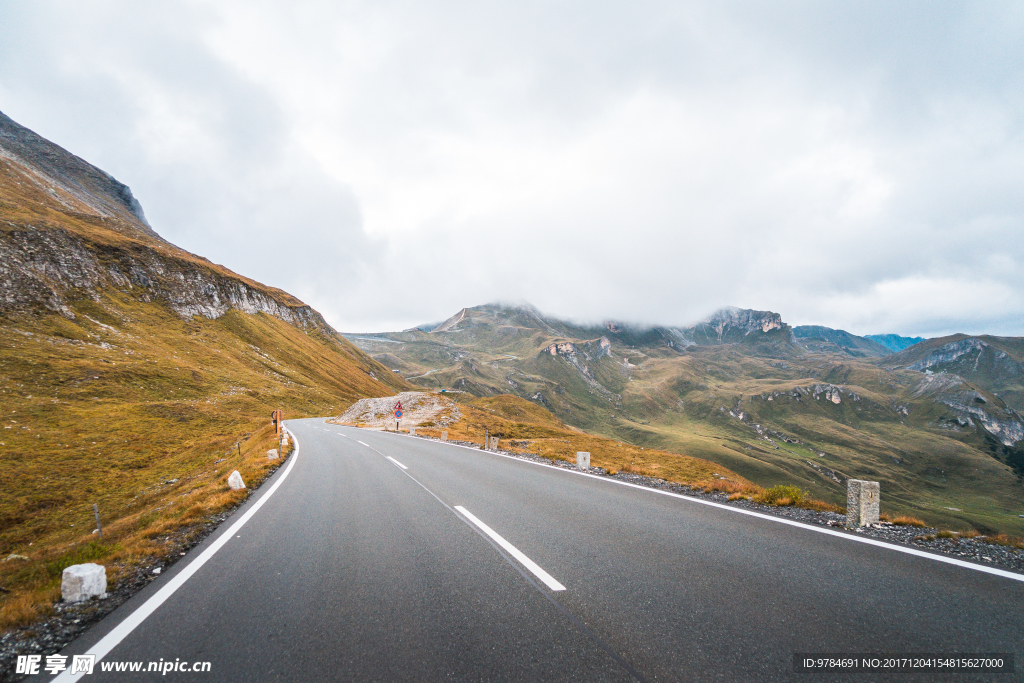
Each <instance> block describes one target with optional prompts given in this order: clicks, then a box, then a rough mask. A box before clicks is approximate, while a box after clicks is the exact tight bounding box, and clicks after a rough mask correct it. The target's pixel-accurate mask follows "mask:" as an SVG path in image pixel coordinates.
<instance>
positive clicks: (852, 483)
mask: <svg viewBox="0 0 1024 683" xmlns="http://www.w3.org/2000/svg"><path fill="white" fill-rule="evenodd" d="M880 499H881V490H880V489H879V486H878V482H877V481H862V480H860V479H848V480H847V481H846V526H848V527H850V528H856V527H861V526H868V525H869V524H878V503H879V502H880Z"/></svg>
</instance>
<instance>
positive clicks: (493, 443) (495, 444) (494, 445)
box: [490, 436, 498, 451]
mask: <svg viewBox="0 0 1024 683" xmlns="http://www.w3.org/2000/svg"><path fill="white" fill-rule="evenodd" d="M490 450H492V451H496V450H498V437H496V436H492V437H491V447H490Z"/></svg>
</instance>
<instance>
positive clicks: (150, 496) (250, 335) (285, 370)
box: [0, 114, 409, 628]
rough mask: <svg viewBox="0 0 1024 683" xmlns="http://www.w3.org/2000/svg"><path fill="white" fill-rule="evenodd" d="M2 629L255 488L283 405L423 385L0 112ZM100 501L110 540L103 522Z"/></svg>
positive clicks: (306, 408) (294, 412)
mask: <svg viewBox="0 0 1024 683" xmlns="http://www.w3.org/2000/svg"><path fill="white" fill-rule="evenodd" d="M0 152H2V154H0V272H2V275H3V278H2V280H0V283H2V284H0V415H2V420H0V422H2V423H3V427H4V428H3V430H0V491H2V495H0V559H3V558H8V557H10V558H11V559H10V560H8V561H5V562H0V628H9V627H12V626H16V625H19V624H24V623H27V622H30V621H31V620H32V619H34V618H36V617H37V616H38V615H40V614H43V613H45V612H47V611H48V610H50V609H51V608H52V605H53V603H54V601H55V600H56V599H58V598H59V594H60V589H59V582H60V574H61V571H62V570H63V568H64V567H65V566H68V565H70V564H74V563H76V562H81V561H99V562H101V563H103V564H105V565H106V566H107V568H108V578H109V579H110V580H111V585H113V584H115V583H116V582H117V581H119V580H121V579H123V578H125V577H127V576H129V575H131V574H132V573H133V572H135V571H136V570H137V569H138V567H140V566H145V565H147V564H151V563H152V562H154V561H156V559H157V558H160V557H164V556H166V555H167V554H168V553H171V552H174V550H175V549H176V548H177V547H179V546H180V545H181V543H183V542H184V539H187V538H188V537H189V536H191V535H194V534H196V533H199V531H200V530H201V529H203V528H204V527H205V526H206V524H207V523H208V522H209V520H210V519H212V517H213V516H215V515H216V514H218V513H219V512H221V511H223V510H225V509H227V508H228V507H231V506H233V505H236V504H238V503H239V502H240V501H241V500H244V498H245V496H246V495H247V492H231V491H229V489H228V488H227V486H226V478H227V475H228V474H229V473H230V472H231V471H233V470H235V469H238V470H240V472H241V473H242V475H243V478H244V479H245V481H246V483H247V484H248V485H249V486H250V487H251V486H253V485H255V484H256V483H258V482H259V481H260V480H261V479H262V478H264V477H265V476H266V475H267V474H268V473H269V472H270V471H271V469H272V468H273V467H274V463H273V462H271V461H268V460H267V458H266V451H267V450H268V449H269V448H272V447H273V446H274V445H275V436H274V435H273V433H272V430H271V428H270V426H269V422H270V413H271V411H272V410H275V409H282V410H283V411H284V414H285V417H286V418H297V417H305V416H313V415H329V414H331V413H334V412H337V410H338V409H340V407H341V406H343V405H346V404H347V403H351V402H352V401H353V400H356V399H358V398H361V397H365V396H385V395H390V394H393V393H395V392H396V391H399V390H402V389H405V388H408V387H409V385H408V383H406V382H405V381H404V380H402V379H401V378H400V377H398V376H397V375H396V374H395V373H393V372H391V371H390V370H388V369H387V368H385V367H383V366H382V365H380V364H379V363H378V362H376V361H374V360H373V359H371V358H370V357H368V356H367V355H366V354H364V353H363V352H361V351H360V350H358V349H357V348H356V347H354V346H353V345H352V344H350V343H349V342H348V341H346V340H345V339H344V338H342V337H341V336H340V335H338V334H337V333H336V332H335V331H334V330H332V329H331V328H330V327H329V326H328V325H327V324H326V323H325V322H324V321H323V319H322V318H321V317H320V316H319V314H318V313H316V311H313V310H312V309H311V308H309V307H308V306H306V305H305V304H303V303H302V302H301V301H299V300H297V299H295V298H294V297H292V296H290V295H288V294H286V293H284V292H281V291H279V290H276V289H273V288H270V287H266V286H264V285H261V284H259V283H257V282H254V281H252V280H249V279H247V278H244V277H241V276H238V275H236V274H234V273H232V272H231V271H229V270H228V269H226V268H224V267H222V266H217V265H214V264H211V263H210V262H209V261H207V260H205V259H203V258H201V257H198V256H195V255H193V254H189V253H187V252H185V251H183V250H181V249H178V248H177V247H175V246H174V245H171V244H169V243H167V242H166V241H164V240H162V239H161V238H160V237H159V236H157V235H156V233H154V232H153V231H152V229H151V228H150V227H149V226H148V225H147V224H146V223H145V222H144V219H143V218H142V213H141V209H139V208H138V206H137V204H135V203H134V199H132V198H131V192H130V191H129V190H128V188H127V187H125V186H123V185H121V184H120V183H118V182H117V181H116V180H114V179H113V178H110V177H109V176H107V175H106V174H104V173H103V172H102V171H100V170H99V169H95V168H93V167H92V166H89V165H88V164H87V163H86V162H84V161H82V160H81V159H78V158H77V157H73V156H72V155H70V154H69V153H67V152H66V151H64V150H62V149H60V148H59V147H56V146H55V145H52V144H51V143H48V142H46V141H45V140H41V139H40V138H38V136H34V134H32V133H31V131H26V130H25V129H23V128H21V127H19V126H17V124H14V123H13V122H11V121H10V119H7V118H6V117H3V116H2V114H0ZM93 504H97V505H98V506H99V510H100V515H101V520H102V524H103V528H104V534H103V538H102V540H101V539H99V538H98V535H93V534H92V531H93V529H94V528H95V523H94V521H93V512H92V506H93Z"/></svg>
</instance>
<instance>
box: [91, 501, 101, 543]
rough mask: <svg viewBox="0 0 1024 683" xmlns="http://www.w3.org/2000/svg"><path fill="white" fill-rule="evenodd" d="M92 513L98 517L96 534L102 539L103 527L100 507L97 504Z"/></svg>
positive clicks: (93, 505)
mask: <svg viewBox="0 0 1024 683" xmlns="http://www.w3.org/2000/svg"><path fill="white" fill-rule="evenodd" d="M92 513H93V514H94V515H96V533H98V534H99V536H100V538H103V527H102V526H100V506H99V505H97V504H96V503H93V504H92Z"/></svg>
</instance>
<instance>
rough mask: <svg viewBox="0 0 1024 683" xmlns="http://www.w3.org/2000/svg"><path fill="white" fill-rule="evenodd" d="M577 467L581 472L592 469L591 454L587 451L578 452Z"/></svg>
mask: <svg viewBox="0 0 1024 683" xmlns="http://www.w3.org/2000/svg"><path fill="white" fill-rule="evenodd" d="M576 467H578V468H580V469H581V470H587V469H590V453H588V452H586V451H576Z"/></svg>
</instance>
